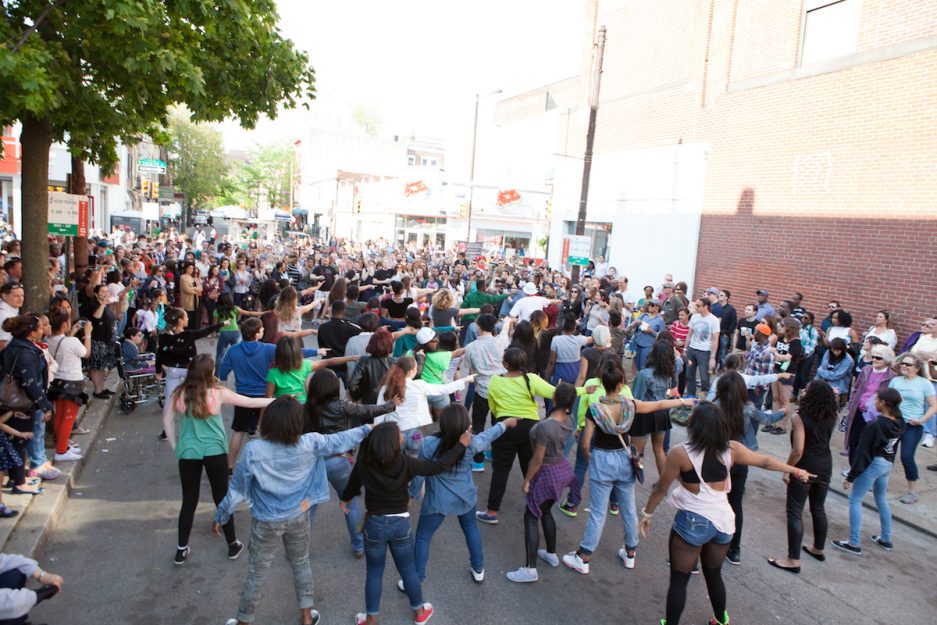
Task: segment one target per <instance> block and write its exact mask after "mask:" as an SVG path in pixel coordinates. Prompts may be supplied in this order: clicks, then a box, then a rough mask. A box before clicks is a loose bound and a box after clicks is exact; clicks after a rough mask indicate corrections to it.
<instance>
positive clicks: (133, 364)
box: [120, 327, 156, 375]
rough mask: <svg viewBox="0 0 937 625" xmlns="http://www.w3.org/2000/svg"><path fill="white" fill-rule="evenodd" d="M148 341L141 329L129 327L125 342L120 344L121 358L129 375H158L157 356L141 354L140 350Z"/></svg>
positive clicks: (125, 333)
mask: <svg viewBox="0 0 937 625" xmlns="http://www.w3.org/2000/svg"><path fill="white" fill-rule="evenodd" d="M145 344H146V339H145V337H144V336H143V332H142V331H141V330H140V328H136V327H128V328H127V329H126V330H124V340H123V342H122V343H121V344H120V357H121V359H122V360H123V362H124V370H125V371H126V372H127V374H128V375H139V374H142V373H156V354H151V353H148V352H144V353H141V352H140V348H141V347H143V345H145Z"/></svg>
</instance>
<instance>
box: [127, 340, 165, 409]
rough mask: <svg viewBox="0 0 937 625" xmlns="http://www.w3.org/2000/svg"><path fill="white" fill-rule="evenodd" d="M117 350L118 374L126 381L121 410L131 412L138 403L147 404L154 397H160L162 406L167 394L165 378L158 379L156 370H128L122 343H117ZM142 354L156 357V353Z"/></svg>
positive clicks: (160, 405)
mask: <svg viewBox="0 0 937 625" xmlns="http://www.w3.org/2000/svg"><path fill="white" fill-rule="evenodd" d="M115 351H116V354H117V374H118V375H119V376H120V379H121V380H123V381H124V388H123V390H122V391H121V393H120V402H119V406H120V411H121V412H123V413H124V414H129V413H131V412H133V411H134V410H136V408H137V405H138V404H145V403H147V402H149V401H151V400H152V399H153V398H154V397H156V398H158V400H159V407H160V408H162V407H163V404H164V403H165V397H164V396H165V394H166V392H165V391H166V382H165V380H157V379H156V372H155V370H153V371H148V370H142V371H136V370H128V369H127V368H126V367H125V363H124V359H123V357H122V356H121V351H120V343H117V344H116V345H115ZM140 355H141V356H144V357H148V356H152V357H153V358H154V359H155V355H154V354H149V353H143V354H140Z"/></svg>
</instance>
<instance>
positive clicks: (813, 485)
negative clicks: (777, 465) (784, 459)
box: [733, 476, 830, 560]
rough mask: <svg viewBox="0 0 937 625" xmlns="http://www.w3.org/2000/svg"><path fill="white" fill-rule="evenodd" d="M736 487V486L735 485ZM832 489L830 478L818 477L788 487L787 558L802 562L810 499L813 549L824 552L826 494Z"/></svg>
mask: <svg viewBox="0 0 937 625" xmlns="http://www.w3.org/2000/svg"><path fill="white" fill-rule="evenodd" d="M733 486H734V485H733ZM829 489H830V476H822V477H818V478H817V479H816V481H813V482H807V483H806V484H804V483H803V482H801V481H799V480H791V481H790V483H789V484H788V485H787V556H788V557H789V558H791V559H792V560H800V548H801V545H802V541H803V539H804V518H803V517H804V502H805V501H807V498H808V497H809V498H810V516H811V518H812V519H813V548H814V550H816V551H823V547H824V545H825V544H826V531H827V522H826V508H824V507H823V504H824V502H825V501H826V493H827V491H829Z"/></svg>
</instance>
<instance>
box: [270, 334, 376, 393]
mask: <svg viewBox="0 0 937 625" xmlns="http://www.w3.org/2000/svg"><path fill="white" fill-rule="evenodd" d="M359 358H361V356H342V357H340V358H324V359H322V360H315V361H313V360H304V359H303V346H302V343H301V342H300V340H299V339H298V338H296V337H293V336H281V337H280V340H279V341H277V349H276V351H275V352H274V355H273V367H272V368H271V369H270V371H268V372H267V397H281V396H283V395H292V396H293V397H295V398H296V401H298V402H299V403H301V404H305V403H306V381H307V380H308V379H309V376H310V375H312V374H313V373H314V372H316V371H318V370H319V369H322V368H323V367H334V366H337V365H342V364H345V363H347V362H352V361H356V360H358V359H359Z"/></svg>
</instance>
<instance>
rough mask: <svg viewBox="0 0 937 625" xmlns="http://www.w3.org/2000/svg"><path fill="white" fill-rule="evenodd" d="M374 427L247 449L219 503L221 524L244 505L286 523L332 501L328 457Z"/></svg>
mask: <svg viewBox="0 0 937 625" xmlns="http://www.w3.org/2000/svg"><path fill="white" fill-rule="evenodd" d="M370 431H371V426H370V425H362V426H361V427H358V428H355V429H353V430H348V431H346V432H340V433H338V434H330V435H328V436H323V435H322V434H318V433H314V432H313V433H310V434H303V435H302V436H301V437H300V439H299V442H298V443H297V444H296V445H292V446H288V445H283V444H281V443H274V442H272V441H268V440H265V439H257V440H253V441H251V442H249V443H248V444H247V445H245V446H244V451H243V452H242V453H241V458H240V460H238V463H237V466H236V467H235V468H234V475H233V476H232V478H231V483H230V484H229V485H228V494H227V495H226V496H225V498H224V500H223V501H222V502H221V503H220V504H218V511H217V512H216V513H215V520H216V521H217V522H218V523H220V524H222V525H223V524H225V523H227V522H228V519H230V518H231V515H232V514H233V513H234V509H235V508H237V506H238V504H240V503H241V502H242V501H244V502H247V503H248V505H250V507H251V516H252V517H253V518H254V519H256V520H258V521H265V522H268V523H273V522H277V521H286V520H288V519H292V518H293V517H295V516H297V515H298V514H301V513H303V512H305V511H306V510H308V509H309V508H311V507H312V506H315V505H317V504H319V503H322V502H323V501H328V500H329V483H328V481H327V480H326V476H325V458H326V457H327V456H331V455H334V454H339V453H342V452H345V451H348V450H349V449H352V448H353V447H354V446H355V445H357V444H358V443H360V442H361V441H362V440H364V437H365V436H367V434H368V432H370Z"/></svg>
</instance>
